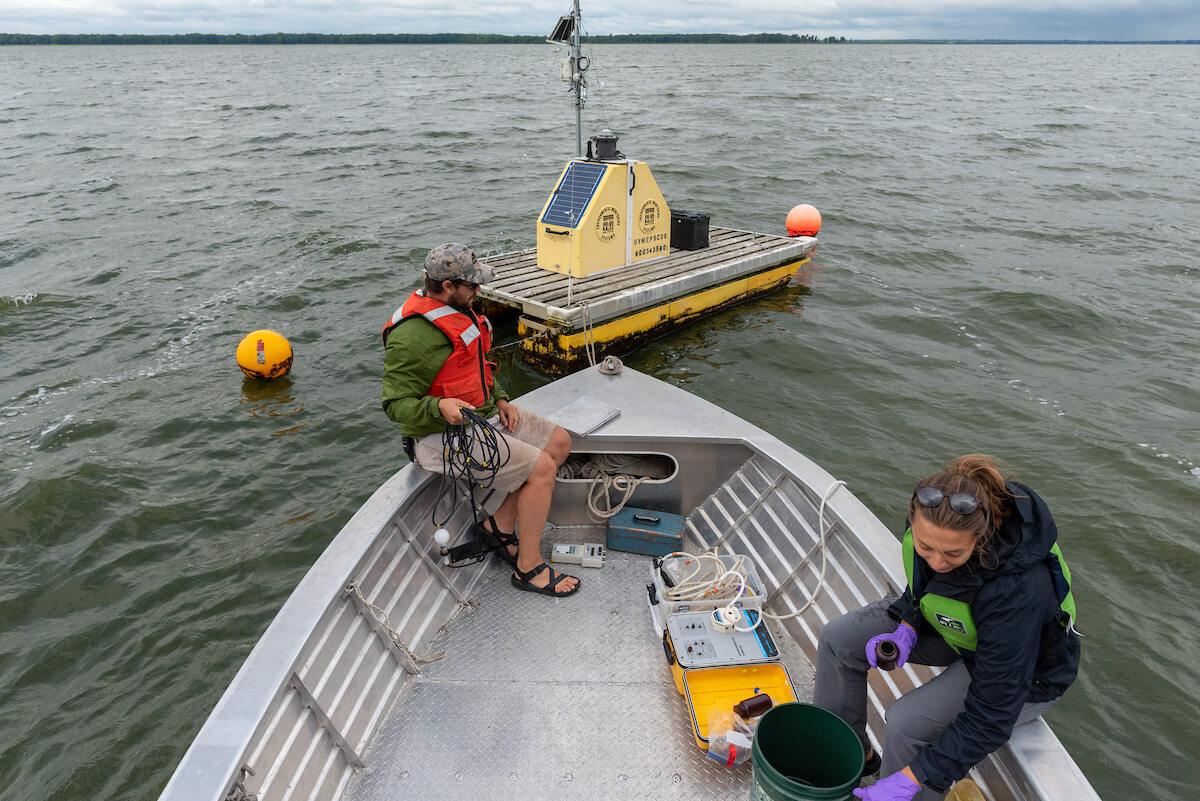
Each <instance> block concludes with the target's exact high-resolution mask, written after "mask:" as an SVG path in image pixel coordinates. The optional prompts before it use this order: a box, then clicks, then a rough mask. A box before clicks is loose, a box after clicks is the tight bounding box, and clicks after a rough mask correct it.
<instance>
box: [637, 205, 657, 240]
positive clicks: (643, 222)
mask: <svg viewBox="0 0 1200 801" xmlns="http://www.w3.org/2000/svg"><path fill="white" fill-rule="evenodd" d="M661 216H662V208H661V207H660V206H659V205H658V201H657V200H647V201H646V202H645V203H643V204H642V209H641V211H639V212H638V227H640V228H641V229H642V233H643V234H648V233H650V232H651V231H653V230H654V229H655V227H656V226H657V225H658V218H659V217H661Z"/></svg>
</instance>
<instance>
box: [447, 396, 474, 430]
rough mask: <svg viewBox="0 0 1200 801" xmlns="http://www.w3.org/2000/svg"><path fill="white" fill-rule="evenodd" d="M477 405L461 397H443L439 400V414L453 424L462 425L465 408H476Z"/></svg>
mask: <svg viewBox="0 0 1200 801" xmlns="http://www.w3.org/2000/svg"><path fill="white" fill-rule="evenodd" d="M474 408H475V407H474V406H472V405H471V404H469V403H467V402H466V401H465V400H461V399H459V398H442V399H441V400H440V401H438V414H440V415H441V416H442V419H443V420H445V421H446V422H447V423H449V424H450V425H452V426H460V425H462V421H463V416H462V410H463V409H474Z"/></svg>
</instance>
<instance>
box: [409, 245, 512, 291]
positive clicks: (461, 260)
mask: <svg viewBox="0 0 1200 801" xmlns="http://www.w3.org/2000/svg"><path fill="white" fill-rule="evenodd" d="M425 275H427V276H428V277H430V278H432V279H433V280H434V281H468V282H470V283H472V284H486V283H488V282H490V281H491V280H492V279H493V278H495V277H496V271H495V270H493V269H492V268H491V267H488V266H487V265H485V264H483V263H482V262H480V261H479V259H478V258H476V257H475V252H474V251H472V250H471V249H470V248H469V247H467V246H466V245H460V244H459V243H458V242H447V243H446V244H444V245H438V246H437V247H436V248H434V249H433V250H431V251H429V255H428V256H426V257H425Z"/></svg>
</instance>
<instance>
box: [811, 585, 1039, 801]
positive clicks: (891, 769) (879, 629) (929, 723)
mask: <svg viewBox="0 0 1200 801" xmlns="http://www.w3.org/2000/svg"><path fill="white" fill-rule="evenodd" d="M891 603H892V602H891V601H890V600H883V601H876V602H875V603H873V604H868V605H867V606H864V607H863V608H862V609H856V610H855V611H853V612H849V613H847V614H845V615H843V616H842V617H840V618H837V619H836V620H831V621H829V622H828V623H827V624H825V627H824V629H822V630H821V640H820V642H819V643H818V644H817V682H816V688H815V690H814V692H813V703H814V704H816V705H817V706H820V707H824V708H825V709H828V710H829V711H830V712H833V713H835V714H837V715H838V717H840V718H841V719H842V720H844V721H846V722H847V723H848V724H850V728H852V729H854V731H855V733H856V734H858V736H859V739H861V740H862V741H863V743H864V744H865V743H867V742H868V741H867V671H868V670H869V669H870V668H869V666H868V665H867V654H866V645H867V640H869V639H871V638H872V637H874V636H875V635H876V634H886V633H888V632H891V631H895V629H896V625H897V624H896V621H894V620H892V619H891V618H890V617H888V614H887V608H888V607H889V606H890V605H891ZM909 661H910V662H913V663H915V664H920V665H948V667H947V668H946V670H944V671H943V672H942V673H941V674H939V675H938V676H937V677H936V678H934V679H933V680H932V681H930V682H928V683H926V684H924V685H922V686H920V687H918V688H916V689H915V690H913V691H911V692H909V693H906V694H905V695H903V696H901V697H900V698H899V699H898V700H897V701H896V703H894V704H892V706H891V707H890V708H889V709H888V711H887V732H886V736H885V740H884V743H883V767H882V768H881V769H880V771H879V775H880V776H889V775H891V774H893V773H895V772H896V771H898V770H901V769H903V768H904V767H905V766H907V765H911V764H912V763H913V761H914V760H916V758H917V754H919V753H921V751H922V749H924V748H925V746H927V745H929V744H930V743H932V742H933V741H934V740H936V739H937V738H938V737H939V736H940V735H941V733H942V731H943V730H944V729H945V728H946V726H948V725H949V724H950V722H951V721H952V720H954V718H955V717H957V716H958V714H959V713H960V712H962V710H963V705H964V703H965V701H966V697H967V688H968V687H969V686H970V684H971V676H970V674H968V673H967V668H966V666H965V665H963V663H962V660H961V659H960V658H959V656H958V654H956V653H954V650H953V649H951V648H950V646H949V645H947V644H946V641H945V640H943V639H942V638H941V637H938V636H936V635H933V634H922V635H921V636H920V637H919V638H918V639H917V644H916V646H914V647H913V651H912V654H911V655H910V656H909ZM1053 705H1054V701H1047V702H1045V703H1038V704H1025V707H1024V708H1023V709H1022V710H1021V716H1020V718H1018V720H1017V723H1024V722H1025V721H1028V720H1033V719H1034V718H1036V717H1037V716H1038V715H1040V714H1042V713H1043V712H1045V711H1046V710H1047V709H1049V708H1050V707H1051V706H1053ZM943 798H945V793H938V792H934V791H933V790H930V789H925V790H923V791H921V792H920V793H918V794H917V798H916V801H941V799H943Z"/></svg>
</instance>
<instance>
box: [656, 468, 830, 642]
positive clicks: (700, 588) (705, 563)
mask: <svg viewBox="0 0 1200 801" xmlns="http://www.w3.org/2000/svg"><path fill="white" fill-rule="evenodd" d="M844 486H846V482H845V481H834V482H833V483H832V484H830V485H829V486H828V487H827V488H826V489H825V493H824V494H823V495H822V496H821V505H820V507H819V508H818V511H817V525H818V528H819V529H820V536H819V538H818V540H817V543H816V545H815V546H814V547H813V548H812V549H811V550H809V552H808V553H806V554H805V555H804V557H803V558H802V559H801V560H800V562H799V563H798V564H797V565H796V567H795V568H793V570H792V573H791V575H795V574H796V573H797V572H798V571H799V570H800V568H802V567H804V565H805V563H807V562H808V560H809V559H810V558H811V557H812V556H813V554H815V553H816V552H817V551H820V552H821V571H820V575H819V577H818V579H817V588H816V589H815V590H813V593H812V595H811V596H809V599H808V601H807V602H806V603H805V604H804V606H802V607H800V608H799V609H797V610H796V611H795V612H791V613H789V614H786V615H775V614H772V613H770V612H767V611H766V610H762V612H761V614H753V619H754V623H753V624H752V625H751V626H750V627H749V628H742V627H741V626H739V625H738V624H739V623H741V622H742V621H743V620H745V619H747V618H748V617H749V616H750V613H752V612H753V610H746V609H743V608H741V607H739V606H737V603H738V601H740V600H741V599H742V598H744V597H745V596H746V593H747V591H749V592H750V593H753V592H754V590H753V588H752V587H750V586H749V584H748V582H747V571H746V557H745V556H744V555H742V554H735V556H736V559H735V561H734V562H733V564H732V565H731V566H729V567H726V565H725V563H724V562H723V561H722V560H721V559H720V557H719V556H718V555H717V553H716V552H715V551H706V552H704V553H702V554H691V553H686V552H684V551H677V552H675V553H670V554H667V555H666V556H664V557H663V560H664V561H665V560H667V559H671V558H673V557H681V558H684V559H690V560H695V568H694V569H693V570H692V571H691V572H690V573H688V574H687V575H686V576H684V577H682V578H680V579H679V580H678V581H676V582H675V586H674V587H671V588H669V589H667V590H666V596H667V598H668V599H669V600H672V601H699V600H705V599H708V598H713V599H723V598H729V601H728V603H726V604H725V605H724V606H722V607H720V608H718V609H715V610H713V613H712V615H713V620H714V621H715V622H716V623H718V624H720V625H728V626H732V627H733V628H734V629H735V630H736V631H741V632H749V631H754V630H755V629H756V628H758V626H759V625H760V624H761V623H762V620H763V618H765V617H769V618H771V619H772V620H788V619H790V618H793V617H797V616H798V615H801V614H803V613H804V612H806V611H807V610H808V608H809V607H811V606H812V605H813V603H814V602H815V601H816V599H817V596H818V595H819V594H820V592H821V588H822V587H824V586H825V569H826V566H827V558H826V553H825V550H826V547H825V546H826V540H827V538H828V535H829V530H830V529H831V528H832V527H833V524H832V523H830V522H829V521H827V520H826V519H825V507H826V506H827V505H828V503H829V498H830V497H831V496H832V495H833V493H835V492H837V491H838V489H840V488H842V487H844ZM714 563H715V567H714ZM684 566H685V567H687V566H688V565H687V563H685V565H684ZM791 575H789V576H788V578H787V579H784V582H786V581H787V580H788V579H790V578H791ZM714 576H715V578H714ZM735 588H736V589H735ZM730 593H732V597H730Z"/></svg>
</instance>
